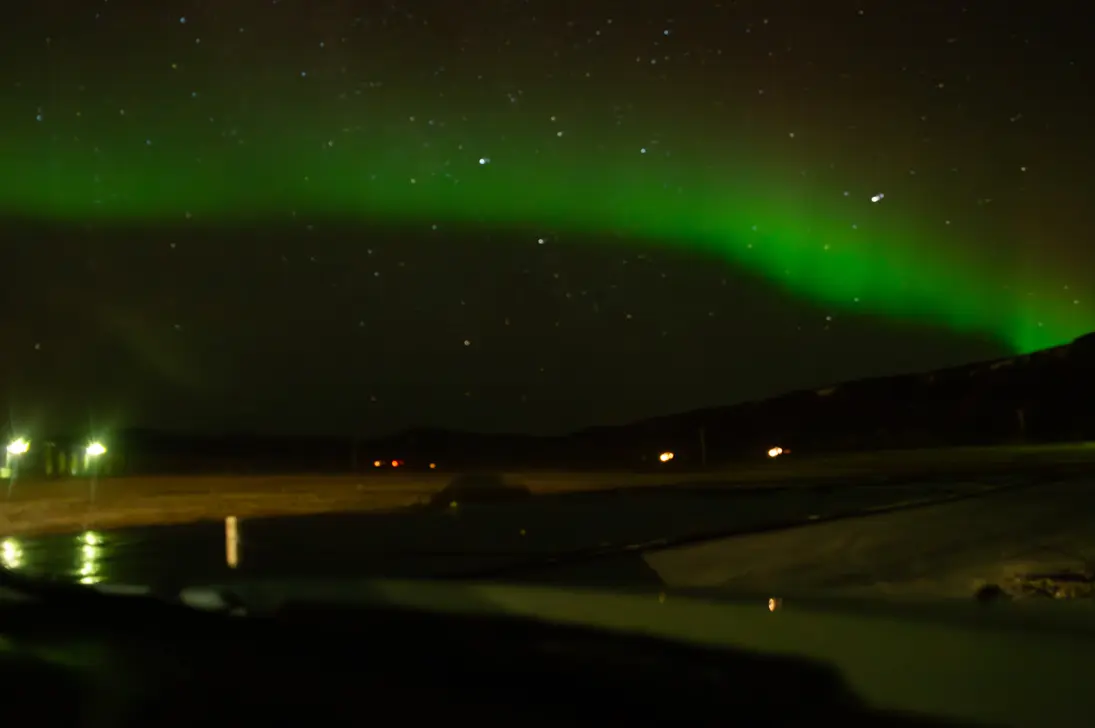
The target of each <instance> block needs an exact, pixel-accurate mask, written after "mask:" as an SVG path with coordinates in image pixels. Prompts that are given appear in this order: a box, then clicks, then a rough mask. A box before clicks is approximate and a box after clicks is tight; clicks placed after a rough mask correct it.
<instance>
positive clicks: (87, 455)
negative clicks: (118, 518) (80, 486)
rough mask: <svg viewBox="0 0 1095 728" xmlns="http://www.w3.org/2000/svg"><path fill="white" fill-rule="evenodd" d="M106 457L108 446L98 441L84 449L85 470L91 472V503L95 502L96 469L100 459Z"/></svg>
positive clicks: (89, 487) (90, 443)
mask: <svg viewBox="0 0 1095 728" xmlns="http://www.w3.org/2000/svg"><path fill="white" fill-rule="evenodd" d="M103 455H106V446H105V445H103V443H101V442H99V441H98V440H93V441H91V442H89V443H88V444H87V447H86V448H84V469H85V470H90V471H91V483H90V484H89V486H88V489H89V491H90V496H91V502H92V503H94V502H95V481H96V480H97V479H98V471H97V470H96V469H95V468H94V466H95V465H96V463H97V461H98V459H99V458H101V457H102V456H103Z"/></svg>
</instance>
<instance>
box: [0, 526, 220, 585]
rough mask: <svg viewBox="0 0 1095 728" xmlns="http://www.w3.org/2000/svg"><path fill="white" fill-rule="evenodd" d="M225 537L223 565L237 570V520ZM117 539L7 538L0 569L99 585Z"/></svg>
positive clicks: (86, 535) (0, 545)
mask: <svg viewBox="0 0 1095 728" xmlns="http://www.w3.org/2000/svg"><path fill="white" fill-rule="evenodd" d="M224 535H225V540H224V563H225V565H226V566H227V567H228V568H230V569H235V568H237V567H238V566H239V564H240V548H239V545H240V536H239V519H238V518H236V517H235V516H229V517H228V518H226V519H225V520H224ZM115 538H116V535H115V534H104V533H99V532H97V531H84V532H82V533H79V534H76V535H70V536H61V537H39V538H33V539H25V540H24V539H18V538H5V539H3V540H2V541H0V566H3V567H4V568H6V569H11V570H13V571H27V572H31V573H38V574H51V575H54V576H61V577H70V578H72V579H74V580H76V581H79V582H80V583H81V584H97V583H99V582H102V581H105V580H107V578H108V576H109V574H108V573H106V572H107V571H108V570H107V569H105V568H104V566H106V565H107V561H108V559H109V556H110V555H111V552H112V551H114V550H116V547H118V546H119V545H120V544H116V543H114V540H115ZM104 557H106V558H104ZM70 558H71V559H72V561H69V559H70ZM65 562H67V563H65Z"/></svg>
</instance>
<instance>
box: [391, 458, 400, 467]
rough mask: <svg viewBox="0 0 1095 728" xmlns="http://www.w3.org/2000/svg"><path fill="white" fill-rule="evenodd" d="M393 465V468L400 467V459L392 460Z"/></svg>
mask: <svg viewBox="0 0 1095 728" xmlns="http://www.w3.org/2000/svg"><path fill="white" fill-rule="evenodd" d="M392 467H393V468H398V467H399V461H398V460H393V461H392Z"/></svg>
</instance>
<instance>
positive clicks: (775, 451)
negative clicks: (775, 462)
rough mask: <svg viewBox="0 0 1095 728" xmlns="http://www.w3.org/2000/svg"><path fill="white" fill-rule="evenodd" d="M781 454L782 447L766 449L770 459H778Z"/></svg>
mask: <svg viewBox="0 0 1095 728" xmlns="http://www.w3.org/2000/svg"><path fill="white" fill-rule="evenodd" d="M782 454H783V448H782V447H773V448H769V449H768V457H770V458H778V457H779V456H780V455H782Z"/></svg>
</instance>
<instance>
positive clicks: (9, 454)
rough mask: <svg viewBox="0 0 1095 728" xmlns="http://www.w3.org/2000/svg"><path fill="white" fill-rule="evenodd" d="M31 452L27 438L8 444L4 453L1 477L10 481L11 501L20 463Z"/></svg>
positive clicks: (9, 492) (18, 438)
mask: <svg viewBox="0 0 1095 728" xmlns="http://www.w3.org/2000/svg"><path fill="white" fill-rule="evenodd" d="M29 451H30V440H28V439H26V438H25V437H17V438H15V439H14V440H12V441H11V442H9V443H8V446H7V449H6V451H5V453H4V467H2V468H0V477H2V478H7V479H8V499H9V500H10V499H11V489H12V487H13V486H14V485H15V476H16V471H17V470H18V466H19V461H20V460H21V459H22V458H23V456H24V455H26V454H27V452H29Z"/></svg>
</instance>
